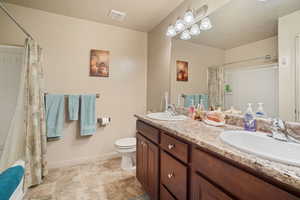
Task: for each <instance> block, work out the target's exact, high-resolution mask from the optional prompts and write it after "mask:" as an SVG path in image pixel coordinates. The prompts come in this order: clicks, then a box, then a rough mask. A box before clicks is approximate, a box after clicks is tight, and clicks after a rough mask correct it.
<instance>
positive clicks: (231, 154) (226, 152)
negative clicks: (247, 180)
mask: <svg viewBox="0 0 300 200" xmlns="http://www.w3.org/2000/svg"><path fill="white" fill-rule="evenodd" d="M135 117H137V118H138V119H139V120H142V121H144V122H146V123H149V124H151V125H153V126H155V127H157V128H159V129H162V130H164V131H167V132H168V133H170V134H174V135H176V136H178V137H180V138H183V139H185V140H187V141H190V142H192V143H194V144H197V145H199V146H200V147H203V148H205V149H208V150H210V151H212V152H215V153H217V154H219V155H221V156H223V157H225V158H228V159H231V160H233V161H235V162H238V163H240V164H242V165H244V166H247V167H249V168H251V169H254V170H255V171H258V172H260V173H263V174H265V175H267V176H269V177H272V178H274V179H276V180H277V181H280V182H282V183H284V184H286V185H289V186H291V187H294V188H296V189H299V190H300V167H295V166H291V165H286V164H282V163H278V162H274V161H269V160H266V159H263V158H260V157H257V156H255V155H253V154H248V153H244V152H242V151H239V150H237V149H235V148H233V147H231V146H229V145H227V144H225V143H223V142H222V141H221V140H220V138H219V135H220V134H221V133H222V132H223V131H224V130H238V129H241V128H240V127H237V126H230V125H226V126H225V127H213V126H209V125H206V124H205V123H203V122H199V121H195V120H192V119H188V120H184V121H159V120H153V119H150V118H148V117H147V116H146V115H135Z"/></svg>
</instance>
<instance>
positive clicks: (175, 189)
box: [160, 151, 187, 200]
mask: <svg viewBox="0 0 300 200" xmlns="http://www.w3.org/2000/svg"><path fill="white" fill-rule="evenodd" d="M160 164H161V173H160V180H161V182H162V184H163V185H164V186H166V187H167V188H168V190H169V191H170V192H171V193H172V194H173V195H174V196H175V197H176V198H177V199H178V200H185V199H187V167H186V166H185V165H183V164H181V163H180V162H179V161H177V160H175V159H174V158H172V157H171V156H169V155H168V154H167V153H165V152H163V151H161V162H160Z"/></svg>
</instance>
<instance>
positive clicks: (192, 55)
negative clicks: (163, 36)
mask: <svg viewBox="0 0 300 200" xmlns="http://www.w3.org/2000/svg"><path fill="white" fill-rule="evenodd" d="M224 54H225V51H224V50H222V49H217V48H213V47H209V46H205V45H199V44H193V43H190V42H186V41H182V40H173V41H172V56H171V66H170V68H171V102H172V103H177V97H178V95H181V94H200V93H206V94H207V92H208V91H207V90H208V85H207V68H208V67H211V66H220V65H221V64H223V63H224ZM177 60H180V61H187V62H188V63H189V66H188V75H189V80H188V81H187V82H183V81H177V80H176V61H177Z"/></svg>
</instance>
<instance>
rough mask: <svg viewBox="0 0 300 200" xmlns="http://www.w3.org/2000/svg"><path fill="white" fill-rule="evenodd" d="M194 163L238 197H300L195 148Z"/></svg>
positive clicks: (210, 178)
mask: <svg viewBox="0 0 300 200" xmlns="http://www.w3.org/2000/svg"><path fill="white" fill-rule="evenodd" d="M192 163H193V168H194V169H196V170H197V171H198V172H199V173H200V174H203V175H204V176H205V177H207V178H208V179H209V180H211V181H212V182H214V183H216V184H217V185H219V186H220V187H221V188H223V189H224V190H226V191H228V192H229V193H230V194H232V195H233V196H235V197H236V198H238V199H243V200H253V199H255V200H266V199H284V200H290V199H293V200H295V199H298V198H297V197H295V196H293V195H291V194H290V193H288V192H286V191H284V190H281V189H280V188H277V187H275V186H273V185H272V184H269V183H267V182H265V181H263V180H262V179H260V178H257V177H256V176H253V175H252V174H250V173H248V172H246V171H244V170H242V169H239V168H237V167H235V166H233V165H232V164H229V163H227V162H225V161H223V160H220V159H219V158H217V157H214V156H212V155H210V154H208V153H206V152H204V151H201V150H199V149H193V151H192ZM298 200H299V199H298Z"/></svg>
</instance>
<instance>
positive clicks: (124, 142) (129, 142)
mask: <svg viewBox="0 0 300 200" xmlns="http://www.w3.org/2000/svg"><path fill="white" fill-rule="evenodd" d="M115 145H116V146H117V147H118V148H120V149H131V148H135V147H136V138H134V137H129V138H122V139H119V140H117V141H116V142H115Z"/></svg>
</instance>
